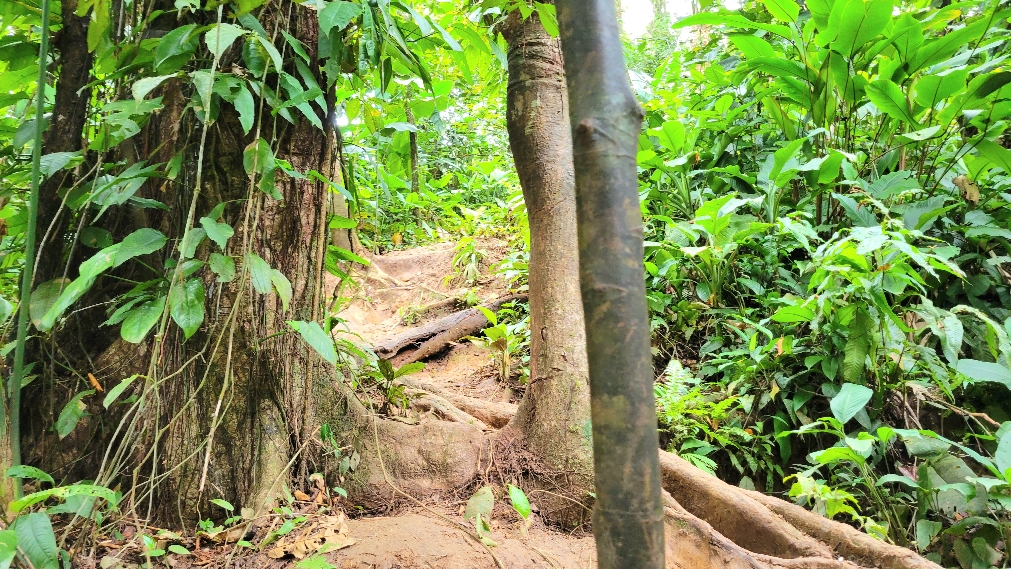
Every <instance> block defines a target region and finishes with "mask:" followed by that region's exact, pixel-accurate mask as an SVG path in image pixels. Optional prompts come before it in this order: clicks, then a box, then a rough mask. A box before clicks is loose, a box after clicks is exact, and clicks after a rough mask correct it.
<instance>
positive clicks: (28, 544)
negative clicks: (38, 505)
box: [10, 512, 60, 569]
mask: <svg viewBox="0 0 1011 569" xmlns="http://www.w3.org/2000/svg"><path fill="white" fill-rule="evenodd" d="M10 527H11V529H12V530H13V531H14V533H15V534H17V543H18V545H17V546H18V548H20V549H21V551H23V552H24V554H25V557H26V558H27V559H28V561H29V562H30V563H31V564H32V567H34V568H35V569H60V562H59V561H60V548H59V547H57V545H56V534H54V533H53V524H52V523H51V522H50V521H49V516H47V515H46V514H44V513H42V512H32V513H30V514H25V515H23V516H18V518H17V519H15V520H14V523H12V524H11V526H10Z"/></svg>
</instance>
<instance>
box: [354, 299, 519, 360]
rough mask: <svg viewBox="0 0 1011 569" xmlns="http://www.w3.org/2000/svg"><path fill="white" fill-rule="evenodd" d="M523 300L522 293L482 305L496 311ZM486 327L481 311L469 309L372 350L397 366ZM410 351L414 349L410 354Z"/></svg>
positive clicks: (395, 338)
mask: <svg viewBox="0 0 1011 569" xmlns="http://www.w3.org/2000/svg"><path fill="white" fill-rule="evenodd" d="M526 298H527V295H525V294H514V295H509V296H504V297H502V298H497V299H495V300H491V301H489V302H486V303H484V304H482V305H481V306H482V307H484V308H487V309H488V310H491V311H492V312H495V311H497V310H498V309H500V308H502V305H503V304H506V303H508V302H514V301H523V300H526ZM487 324H488V319H487V318H486V317H485V315H484V313H483V312H481V311H480V310H478V309H477V308H468V309H466V310H461V311H459V312H454V313H453V314H450V315H448V316H444V317H442V318H439V319H438V320H434V321H432V322H429V323H428V324H425V325H423V326H418V327H417V328H412V329H410V330H408V331H406V332H403V333H401V334H398V335H396V336H393V337H392V338H388V339H386V340H383V341H381V342H377V343H376V344H375V345H374V346H373V349H374V350H375V352H376V355H377V356H379V357H381V358H386V359H388V360H391V361H392V362H393V364H394V365H396V366H398V367H399V366H402V365H406V364H409V363H413V362H417V361H421V360H423V359H425V358H428V357H430V356H433V355H435V354H437V353H439V352H441V351H442V350H443V349H444V348H445V347H446V345H448V344H449V343H450V342H455V341H457V340H459V339H460V338H463V337H464V336H470V335H473V334H477V333H478V332H480V331H481V330H482V329H483V328H484V327H485V326H486V325H487ZM411 348H414V350H413V351H411Z"/></svg>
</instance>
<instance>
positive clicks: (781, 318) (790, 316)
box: [772, 306, 815, 323]
mask: <svg viewBox="0 0 1011 569" xmlns="http://www.w3.org/2000/svg"><path fill="white" fill-rule="evenodd" d="M814 316H815V314H814V311H813V310H811V309H810V308H805V307H803V306H783V307H781V308H780V309H779V310H777V311H776V312H775V313H774V314H773V315H772V319H773V320H775V321H776V322H783V323H790V322H810V321H812V320H814Z"/></svg>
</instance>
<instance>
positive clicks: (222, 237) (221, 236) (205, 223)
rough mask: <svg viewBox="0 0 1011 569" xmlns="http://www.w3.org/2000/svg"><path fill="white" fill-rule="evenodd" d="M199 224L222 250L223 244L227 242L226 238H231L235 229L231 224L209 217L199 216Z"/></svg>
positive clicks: (223, 248)
mask: <svg viewBox="0 0 1011 569" xmlns="http://www.w3.org/2000/svg"><path fill="white" fill-rule="evenodd" d="M200 225H201V227H203V228H204V231H205V232H206V233H207V237H208V238H210V240H211V241H214V242H215V243H217V244H218V247H220V248H221V250H222V251H224V250H225V245H227V244H228V240H229V239H231V238H232V235H235V230H234V229H232V226H231V225H228V224H227V223H221V222H220V221H214V220H213V219H211V218H209V217H201V218H200Z"/></svg>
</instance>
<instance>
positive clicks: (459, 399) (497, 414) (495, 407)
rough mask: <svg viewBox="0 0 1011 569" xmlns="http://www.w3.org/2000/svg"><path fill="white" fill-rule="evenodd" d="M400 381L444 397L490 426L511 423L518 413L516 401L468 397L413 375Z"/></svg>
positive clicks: (502, 425) (499, 426)
mask: <svg viewBox="0 0 1011 569" xmlns="http://www.w3.org/2000/svg"><path fill="white" fill-rule="evenodd" d="M400 381H401V382H403V383H404V385H407V386H408V387H413V388H415V389H417V390H420V391H423V392H427V393H431V394H435V395H438V396H440V397H442V398H443V399H445V400H446V401H448V402H449V403H451V404H452V405H453V406H454V407H456V408H457V409H459V410H461V411H463V412H465V413H467V414H468V415H470V416H472V417H474V418H476V419H479V420H480V421H481V422H483V423H485V424H486V425H488V426H489V427H494V428H496V429H501V428H502V427H505V426H506V425H507V424H508V423H509V421H510V419H512V418H513V416H514V415H516V407H517V406H516V405H515V404H514V403H505V402H498V401H485V400H483V399H477V398H475V397H467V396H466V395H460V394H458V393H453V392H452V391H447V390H445V389H440V388H438V387H436V386H434V385H430V384H427V383H424V382H421V381H418V380H415V379H414V378H411V377H402V378H400Z"/></svg>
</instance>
